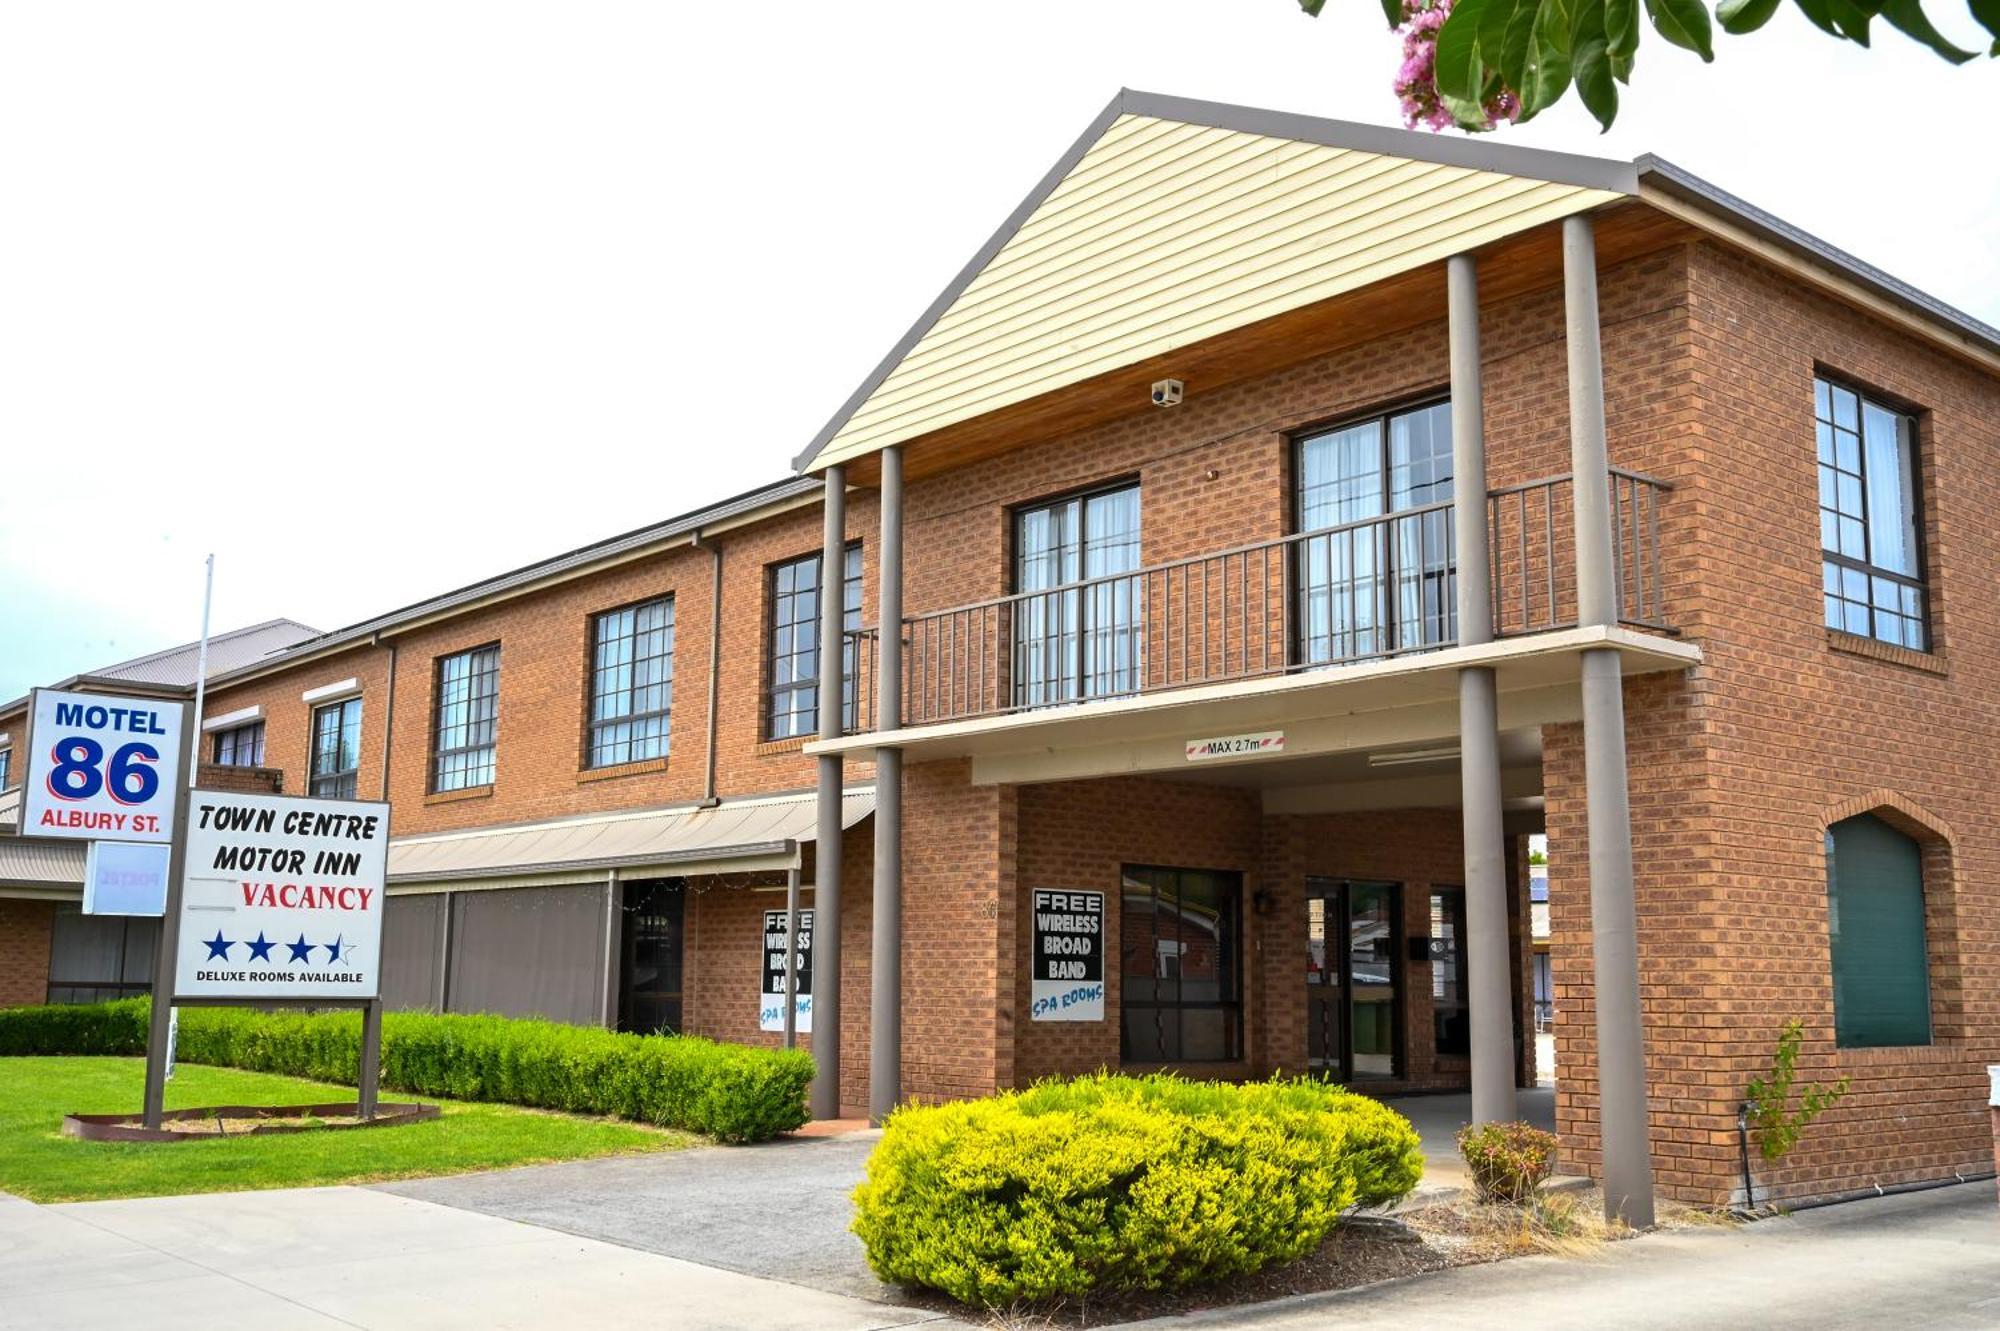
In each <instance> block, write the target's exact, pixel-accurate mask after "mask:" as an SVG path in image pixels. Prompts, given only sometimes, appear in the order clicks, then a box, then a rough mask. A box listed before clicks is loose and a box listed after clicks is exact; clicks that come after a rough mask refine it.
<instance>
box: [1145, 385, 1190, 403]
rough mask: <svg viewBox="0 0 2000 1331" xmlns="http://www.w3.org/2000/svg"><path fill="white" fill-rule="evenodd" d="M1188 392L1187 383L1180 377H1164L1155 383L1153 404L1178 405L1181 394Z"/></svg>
mask: <svg viewBox="0 0 2000 1331" xmlns="http://www.w3.org/2000/svg"><path fill="white" fill-rule="evenodd" d="M1185 392H1187V385H1185V384H1183V383H1182V382H1181V381H1180V380H1178V379H1162V380H1160V381H1159V382H1158V383H1156V384H1154V385H1153V405H1154V406H1156V407H1176V406H1179V405H1180V401H1181V395H1182V394H1183V393H1185Z"/></svg>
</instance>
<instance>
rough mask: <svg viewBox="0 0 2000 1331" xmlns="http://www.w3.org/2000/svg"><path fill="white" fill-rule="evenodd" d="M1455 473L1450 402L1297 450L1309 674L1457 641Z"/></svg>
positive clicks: (1311, 440)
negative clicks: (1343, 663) (1333, 664)
mask: <svg viewBox="0 0 2000 1331" xmlns="http://www.w3.org/2000/svg"><path fill="white" fill-rule="evenodd" d="M1451 470H1452V458H1451V403H1449V402H1433V403H1430V404H1428V405H1426V406H1421V407H1415V408H1412V409H1411V410H1408V411H1399V412H1392V413H1390V414H1387V415H1383V416H1376V417H1372V418H1370V419H1368V420H1363V421H1356V422H1354V423H1352V424H1350V425H1343V426H1341V427H1340V428H1338V429H1335V430H1328V431H1326V432H1325V433H1323V434H1316V435H1310V436H1308V437H1306V438H1303V439H1301V440H1299V443H1298V482H1299V483H1298V493H1299V512H1298V529H1299V531H1301V532H1320V533H1323V534H1321V535H1317V536H1308V537H1307V538H1306V539H1305V540H1302V541H1300V542H1298V544H1297V555H1296V556H1295V557H1296V559H1297V561H1298V567H1297V586H1298V599H1299V608H1298V622H1299V634H1298V636H1299V643H1298V650H1299V657H1300V663H1301V664H1303V665H1323V664H1326V663H1329V662H1334V661H1353V660H1360V659H1364V658H1367V657H1371V656H1382V655H1386V654H1388V653H1391V652H1398V651H1407V650H1410V649H1412V648H1420V647H1428V646H1436V645H1439V644H1444V643H1449V642H1452V641H1453V640H1455V638H1456V637H1457V633H1458V624H1457V619H1456V607H1455V604H1454V598H1455V596H1456V589H1455V586H1454V577H1455V566H1454V562H1453V553H1452V527H1451V509H1450V507H1449V504H1450V502H1451V497H1452V475H1451Z"/></svg>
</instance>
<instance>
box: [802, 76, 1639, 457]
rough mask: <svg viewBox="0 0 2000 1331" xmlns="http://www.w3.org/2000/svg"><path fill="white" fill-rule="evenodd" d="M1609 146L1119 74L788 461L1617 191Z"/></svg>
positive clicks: (1249, 319) (894, 439) (1222, 328)
mask: <svg viewBox="0 0 2000 1331" xmlns="http://www.w3.org/2000/svg"><path fill="white" fill-rule="evenodd" d="M1636 190H1637V175H1636V172H1635V170H1634V168H1633V166H1632V165H1631V164H1630V163H1626V162H1612V161H1602V160H1599V159H1596V158H1589V157H1577V156H1572V155H1570V154H1567V153H1552V152H1541V151H1536V150H1531V149H1523V148H1513V147H1507V146H1502V145H1495V144H1491V143H1475V142H1471V141H1468V140H1464V139H1451V138H1443V137H1439V136H1435V135H1425V134H1416V133H1410V132H1408V131H1403V130H1391V129H1379V128H1375V127H1372V126H1367V125H1355V124H1348V123H1345V122H1341V121H1334V120H1319V119H1314V118H1312V117H1308V116H1294V115H1285V114H1282V113H1279V112H1272V111H1259V110H1255V109H1252V108H1248V107H1238V106H1225V105H1221V104H1218V103H1213V102H1197V101H1190V100H1187V99H1184V98H1176V97H1163V96H1159V95H1156V94H1151V93H1140V92H1131V91H1125V92H1121V93H1119V95H1118V96H1117V97H1116V98H1114V99H1113V100H1112V102H1111V105H1110V106H1108V107H1106V108H1105V110H1104V112H1103V113H1102V114H1101V115H1099V116H1098V118H1097V120H1096V121H1095V122H1094V123H1093V124H1092V125H1091V127H1090V129H1089V130H1087V131H1086V132H1085V133H1084V135H1083V137H1082V138H1081V139H1079V140H1078V141H1077V142H1076V144H1075V145H1074V146H1073V147H1072V148H1071V149H1070V151H1069V152H1068V153H1066V154H1065V155H1064V156H1063V159H1062V160H1061V161H1060V162H1058V163H1057V164H1056V166H1055V169H1054V170H1052V171H1051V172H1050V173H1049V174H1048V175H1047V176H1046V177H1044V178H1043V180H1042V182H1041V183H1040V184H1039V185H1038V186H1037V187H1036V188H1035V190H1034V192H1033V193H1031V194H1030V195H1029V196H1028V198H1027V199H1026V200H1025V201H1024V202H1023V203H1022V204H1021V206H1020V207H1019V208H1018V209H1016V210H1015V212H1014V215H1013V216H1012V217H1010V218H1008V219H1007V222H1006V223H1005V224H1004V225H1003V226H1002V227H1001V228H1000V230H999V231H998V232H996V233H995V234H994V236H993V237H992V239H991V240H989V241H988V242H987V244H986V246H985V247H984V248H983V249H982V250H981V251H980V252H979V254H978V255H977V256H976V257H975V258H974V259H973V261H972V263H971V264H969V265H968V266H967V267H966V269H965V270H964V271H963V272H962V273H960V274H959V277H958V279H957V280H956V281H954V282H953V283H952V284H951V285H950V286H949V287H947V288H946V289H945V291H944V294H943V295H941V296H940V297H939V298H938V299H937V300H936V301H935V302H934V303H933V304H932V306H931V308H930V309H929V310H927V311H925V313H924V316H923V317H922V318H921V319H919V320H918V321H917V323H916V325H915V326H914V327H913V328H911V330H910V331H909V333H908V334H906V335H905V337H904V338H903V340H902V342H901V343H899V344H898V345H897V347H896V349H895V350H894V351H892V352H891V353H890V354H889V356H888V358H887V359H886V360H884V361H883V362H882V364H881V365H880V366H879V367H878V368H877V369H876V371H875V373H874V374H873V375H871V376H870V377H869V379H868V380H867V382H866V383H864V384H863V385H862V386H861V388H860V390H859V391H857V392H856V393H855V394H854V396H853V397H852V398H850V399H849V400H848V402H847V403H846V405H845V406H843V407H842V408H841V410H840V411H839V413H837V414H836V415H835V416H834V418H833V419H832V420H831V421H829V422H828V423H827V425H826V428H825V429H823V430H822V431H821V432H820V434H819V436H818V437H817V438H816V439H814V441H813V443H812V445H811V447H809V448H807V449H806V451H805V452H804V453H802V454H801V455H800V456H799V458H798V459H797V464H798V466H799V468H800V470H802V471H810V470H817V469H819V468H822V467H825V466H827V465H829V464H831V463H835V462H842V461H846V460H848V459H851V458H856V457H860V456H863V455H865V454H869V453H873V452H875V451H877V450H879V449H881V448H883V447H886V446H887V445H889V444H894V443H900V442H902V441H904V440H906V439H912V438H915V437H917V436H919V435H922V434H927V433H929V432H931V431H933V430H938V429H941V428H943V427H945V426H948V425H953V424H956V423H958V422H960V421H964V420H969V419H971V418H972V417H975V416H979V415H983V414H985V413H987V412H990V411H994V410H996V409H998V408H1001V407H1005V406H1009V405H1011V404H1013V403H1016V402H1021V401H1025V400H1027V399H1028V398H1031V397H1035V396H1038V395H1040V394H1042V393H1047V392H1050V391H1052V390H1054V389H1058V388H1062V387H1065V386H1067V385H1070V384H1074V383H1079V382H1081V381H1083V380H1085V379H1089V378H1092V377H1094V376H1096V375H1100V374H1103V373H1106V372H1107V371H1111V370H1115V369H1118V368H1120V367H1123V366H1128V365H1132V364H1135V363H1137V362H1139V361H1142V360H1145V359H1146V358H1148V357H1151V356H1156V355H1159V354H1160V353H1162V352H1166V351H1172V350H1174V349H1176V348H1178V347H1183V346H1186V345H1188V344H1190V343H1193V342H1197V341H1200V340H1202V339H1204V338H1208V337H1212V336H1215V335H1216V334H1218V333H1223V332H1227V331H1229V330H1231V329H1234V328H1240V327H1243V326H1244V325H1247V324H1251V323H1255V322H1257V321H1259V320H1262V319H1266V318H1269V317H1271V316H1273V315H1277V314H1282V313H1284V312H1286V311H1288V310H1293V309H1297V308H1298V307H1300V306H1303V305H1307V304H1310V303H1312V302H1314V301H1319V300H1324V299H1326V298H1328V297H1330V296H1336V295H1339V294H1341V293H1343V292H1347V291H1352V290H1354V289H1356V288H1359V287H1362V286H1365V285H1367V284H1369V283H1372V282H1376V281H1379V280H1381V279H1383V278H1385V277H1389V276H1392V275H1393V274H1396V273H1400V272H1404V271H1406V270H1409V269H1412V268H1417V267H1421V266H1422V265H1424V264H1428V263H1434V262H1436V261H1438V260H1440V259H1443V258H1446V257H1448V256H1450V255H1452V254H1456V253H1461V252H1463V251H1465V250H1468V249H1472V248H1474V247H1476V246H1479V245H1483V244H1486V243H1488V242H1490V241H1493V240H1496V239H1498V238H1500V237H1502V236H1507V235H1511V234H1513V233H1515V232H1518V231H1523V230H1526V229H1528V228H1530V227H1534V226H1538V225H1540V224H1542V223H1544V222H1548V221H1551V220H1553V219H1556V218H1559V217H1564V216H1567V215H1569V214H1571V213H1576V212H1581V211H1584V210H1586V209H1590V208H1595V207H1598V206H1600V205H1602V204H1605V203H1609V202H1612V201H1613V200H1617V199H1621V198H1626V197H1629V196H1631V195H1632V194H1634V193H1635V192H1636Z"/></svg>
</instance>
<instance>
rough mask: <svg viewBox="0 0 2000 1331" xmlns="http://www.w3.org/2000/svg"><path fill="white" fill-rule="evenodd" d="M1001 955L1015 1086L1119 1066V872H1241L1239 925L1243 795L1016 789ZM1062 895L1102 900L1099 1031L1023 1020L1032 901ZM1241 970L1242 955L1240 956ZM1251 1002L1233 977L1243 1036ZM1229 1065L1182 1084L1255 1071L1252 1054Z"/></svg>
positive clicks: (1150, 786)
mask: <svg viewBox="0 0 2000 1331" xmlns="http://www.w3.org/2000/svg"><path fill="white" fill-rule="evenodd" d="M1016 797H1017V799H1018V801H1019V806H1020V814H1019V844H1018V847H1017V849H1016V852H1015V854H1016V878H1017V885H1016V888H1015V892H1014V896H1015V906H1014V912H1013V919H1014V929H1013V931H1012V932H1013V946H1014V951H1015V955H1016V956H1017V957H1020V958H1022V959H1023V960H1022V962H1021V964H1020V965H1018V966H1016V967H1014V968H1013V969H1014V977H1013V983H1012V986H1011V988H1012V1003H1011V1012H1012V1015H1013V1017H1014V1022H1015V1024H1014V1079H1013V1084H1015V1085H1026V1084H1028V1083H1029V1082H1032V1081H1034V1080H1035V1079H1036V1078H1038V1077H1046V1076H1050V1075H1053V1074H1056V1073H1078V1072H1089V1071H1093V1070H1095V1069H1097V1068H1099V1067H1109V1068H1116V1067H1118V1066H1119V1065H1120V1054H1119V1025H1118V1022H1119V1015H1118V1014H1119V1010H1120V1007H1119V1005H1120V1003H1121V1001H1122V998H1123V986H1122V984H1121V980H1120V975H1119V949H1120V936H1119V885H1120V882H1121V872H1120V871H1121V870H1122V869H1123V867H1124V866H1125V865H1127V864H1139V865H1160V866H1164V867H1172V868H1183V869H1218V870H1227V871H1230V872H1234V873H1239V874H1241V875H1243V901H1242V907H1241V909H1242V918H1243V919H1244V920H1245V921H1246V923H1247V921H1248V920H1249V919H1250V917H1251V908H1250V898H1251V896H1252V894H1253V893H1254V891H1255V889H1256V886H1257V871H1258V863H1259V850H1260V839H1259V838H1260V819H1261V810H1260V805H1259V802H1258V798H1257V795H1256V793H1255V792H1254V791H1244V790H1236V789H1232V788H1230V787H1226V786H1204V785H1193V784H1190V783H1186V782H1174V781H1157V780H1147V779H1142V778H1117V779H1109V780H1102V781H1074V782H1063V783H1060V784H1051V785H1038V786H1022V787H1019V788H1018V791H1017V796H1016ZM1036 888H1062V889H1072V890H1079V891H1095V892H1102V893H1104V897H1105V922H1104V932H1105V937H1104V949H1105V968H1104V969H1105V976H1104V984H1105V1003H1104V1006H1105V1019H1104V1020H1103V1021H1102V1022H1030V1021H1028V1020H1026V1016H1027V1012H1028V1007H1029V993H1030V990H1031V988H1032V984H1031V980H1032V968H1031V967H1030V966H1028V965H1027V963H1026V960H1025V959H1026V958H1027V957H1028V956H1029V955H1030V949H1031V947H1032V946H1033V938H1034V921H1033V915H1032V911H1031V909H1030V908H1031V906H1032V903H1033V896H1032V893H1033V891H1034V889H1036ZM1244 956H1245V959H1246V969H1250V967H1249V957H1250V949H1249V948H1248V947H1247V946H1246V947H1245V949H1244ZM1255 998H1256V995H1255V994H1254V992H1253V991H1252V987H1251V985H1250V983H1249V976H1248V975H1246V976H1245V985H1244V995H1243V999H1244V1017H1243V1019H1244V1027H1245V1031H1246V1034H1247V1033H1248V1032H1254V1031H1256V1030H1257V1029H1258V1023H1259V1021H1260V1019H1261V1018H1260V1014H1259V1012H1258V1011H1257V1008H1256V1002H1255ZM1246 1053H1247V1054H1250V1055H1251V1057H1246V1058H1245V1059H1244V1060H1242V1061H1241V1062H1239V1063H1230V1064H1213V1063H1202V1064H1189V1065H1187V1071H1189V1072H1190V1073H1192V1074H1194V1075H1203V1076H1230V1075H1236V1076H1241V1075H1247V1074H1250V1073H1252V1072H1254V1071H1255V1070H1256V1065H1255V1058H1254V1053H1255V1046H1254V1044H1252V1045H1251V1046H1250V1047H1249V1048H1248V1049H1246Z"/></svg>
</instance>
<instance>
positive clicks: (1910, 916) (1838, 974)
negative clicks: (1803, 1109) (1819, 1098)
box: [1826, 814, 1931, 1049]
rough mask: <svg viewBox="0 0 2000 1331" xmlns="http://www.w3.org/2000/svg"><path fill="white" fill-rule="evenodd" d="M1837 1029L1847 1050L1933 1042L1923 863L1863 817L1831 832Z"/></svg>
mask: <svg viewBox="0 0 2000 1331" xmlns="http://www.w3.org/2000/svg"><path fill="white" fill-rule="evenodd" d="M1826 865H1827V869H1826V873H1827V894H1828V902H1827V906H1828V926H1829V929H1830V932H1831V934H1832V943H1833V1027H1834V1040H1835V1043H1836V1044H1838V1045H1839V1046H1841V1047H1842V1048H1845V1049H1860V1048H1873V1047H1876V1046H1883V1045H1923V1044H1929V1043H1930V1042H1931V982H1930V961H1929V957H1928V954H1927V952H1926V950H1925V942H1924V877H1923V856H1922V853H1921V851H1920V850H1919V849H1918V847H1917V843H1916V842H1915V841H1912V840H1911V839H1910V838H1909V837H1906V836H1904V835H1903V834H1902V833H1901V832H1898V831H1897V830H1896V829H1895V828H1893V827H1890V826H1889V825H1888V824H1887V823H1884V822H1883V821H1882V820H1881V819H1879V818H1874V817H1871V816H1869V815H1867V814H1863V815H1862V816H1861V817H1859V818H1849V819H1847V820H1846V821H1845V822H1840V823H1835V824H1834V825H1833V826H1832V827H1831V828H1829V829H1827V836H1826Z"/></svg>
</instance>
